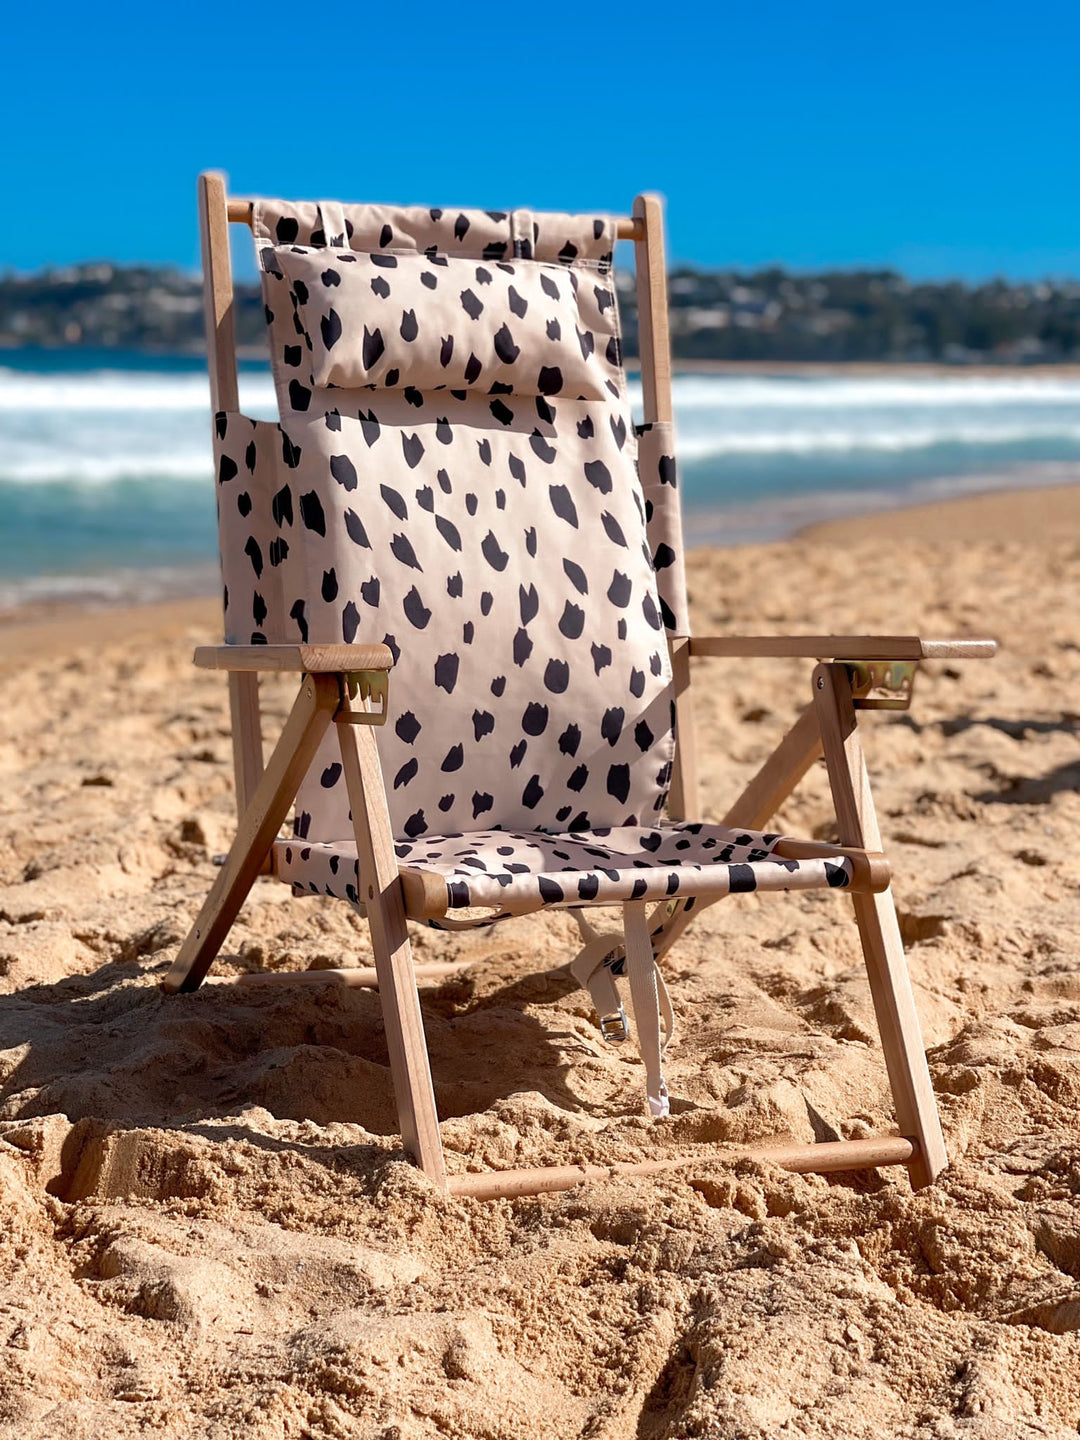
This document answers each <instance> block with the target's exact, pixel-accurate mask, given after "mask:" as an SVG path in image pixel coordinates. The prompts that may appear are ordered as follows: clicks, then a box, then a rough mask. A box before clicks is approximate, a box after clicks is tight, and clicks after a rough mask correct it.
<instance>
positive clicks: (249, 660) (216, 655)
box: [195, 645, 394, 675]
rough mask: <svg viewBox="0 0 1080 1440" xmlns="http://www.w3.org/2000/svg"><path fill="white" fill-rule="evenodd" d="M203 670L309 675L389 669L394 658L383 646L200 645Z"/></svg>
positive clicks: (197, 661) (198, 651)
mask: <svg viewBox="0 0 1080 1440" xmlns="http://www.w3.org/2000/svg"><path fill="white" fill-rule="evenodd" d="M195 664H196V665H198V666H199V668H200V669H202V670H295V671H303V672H304V673H305V674H308V675H341V674H348V673H351V672H352V671H356V670H390V669H392V668H393V665H394V657H393V654H392V653H391V651H390V650H389V649H388V648H387V646H385V645H199V646H198V647H197V648H196V651H195Z"/></svg>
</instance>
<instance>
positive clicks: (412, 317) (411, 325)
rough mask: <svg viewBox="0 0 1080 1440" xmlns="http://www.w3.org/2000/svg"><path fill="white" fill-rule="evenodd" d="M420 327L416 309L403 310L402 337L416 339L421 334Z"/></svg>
mask: <svg viewBox="0 0 1080 1440" xmlns="http://www.w3.org/2000/svg"><path fill="white" fill-rule="evenodd" d="M419 331H420V327H419V326H418V325H417V323H416V311H415V310H403V311H402V312H401V338H402V339H403V340H407V341H412V340H415V339H416V337H417V335H418V334H419Z"/></svg>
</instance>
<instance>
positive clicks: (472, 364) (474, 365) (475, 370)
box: [465, 355, 484, 385]
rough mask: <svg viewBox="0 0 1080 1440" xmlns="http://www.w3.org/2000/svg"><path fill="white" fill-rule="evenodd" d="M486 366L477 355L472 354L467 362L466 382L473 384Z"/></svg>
mask: <svg viewBox="0 0 1080 1440" xmlns="http://www.w3.org/2000/svg"><path fill="white" fill-rule="evenodd" d="M483 368H484V367H483V366H482V365H481V364H480V361H479V360H478V359H477V358H476V356H475V355H470V356H469V358H468V360H467V361H466V362H465V383H466V385H471V384H472V383H473V381H474V380H475V379H476V378H477V376H478V375H479V374H480V371H481V370H482V369H483Z"/></svg>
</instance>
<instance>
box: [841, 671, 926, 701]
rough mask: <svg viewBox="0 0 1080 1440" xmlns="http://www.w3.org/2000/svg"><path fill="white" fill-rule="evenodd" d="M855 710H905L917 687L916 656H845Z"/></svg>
mask: <svg viewBox="0 0 1080 1440" xmlns="http://www.w3.org/2000/svg"><path fill="white" fill-rule="evenodd" d="M842 663H843V666H844V669H845V670H846V671H847V673H848V679H849V680H850V681H851V698H852V701H853V703H854V705H855V708H856V710H906V709H907V708H908V707H909V706H910V704H911V696H912V692H913V691H914V689H915V671H916V670H917V669H918V668H919V662H918V661H917V660H845V661H843V662H842Z"/></svg>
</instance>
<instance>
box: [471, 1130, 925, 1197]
mask: <svg viewBox="0 0 1080 1440" xmlns="http://www.w3.org/2000/svg"><path fill="white" fill-rule="evenodd" d="M914 1154H915V1144H914V1142H913V1141H911V1140H909V1139H907V1138H906V1137H905V1136H903V1135H879V1136H875V1137H874V1138H872V1139H870V1140H830V1141H827V1142H825V1143H824V1144H821V1145H795V1144H791V1145H755V1146H751V1147H750V1148H748V1149H743V1150H719V1151H717V1150H713V1151H711V1152H709V1153H706V1154H704V1155H680V1156H677V1157H675V1158H672V1159H666V1160H631V1161H617V1162H616V1163H615V1164H613V1165H546V1166H543V1167H541V1168H540V1169H536V1170H501V1171H494V1172H490V1173H486V1174H480V1175H450V1176H448V1177H447V1181H446V1188H447V1189H448V1190H449V1191H450V1193H451V1195H462V1196H467V1197H468V1198H469V1199H472V1200H513V1199H516V1198H517V1197H519V1196H522V1195H544V1194H548V1193H550V1192H552V1191H555V1190H572V1189H573V1188H574V1187H575V1186H576V1185H584V1184H587V1183H588V1182H590V1181H595V1180H611V1179H614V1178H615V1177H616V1176H618V1175H661V1174H663V1173H664V1172H665V1171H668V1170H679V1169H682V1168H684V1167H685V1166H687V1165H705V1164H708V1163H709V1161H710V1160H713V1161H715V1160H756V1161H759V1162H760V1163H761V1164H764V1165H776V1166H777V1167H778V1168H779V1169H781V1170H788V1171H790V1172H791V1173H792V1174H795V1175H829V1174H834V1173H836V1172H837V1171H843V1170H873V1169H876V1168H877V1166H879V1165H907V1164H909V1163H910V1161H911V1159H912V1157H913V1156H914Z"/></svg>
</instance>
